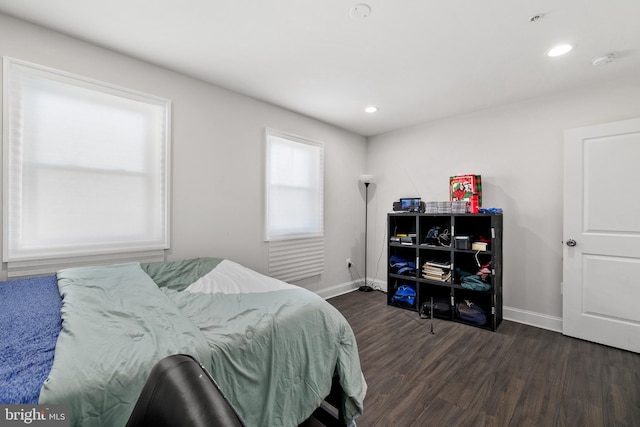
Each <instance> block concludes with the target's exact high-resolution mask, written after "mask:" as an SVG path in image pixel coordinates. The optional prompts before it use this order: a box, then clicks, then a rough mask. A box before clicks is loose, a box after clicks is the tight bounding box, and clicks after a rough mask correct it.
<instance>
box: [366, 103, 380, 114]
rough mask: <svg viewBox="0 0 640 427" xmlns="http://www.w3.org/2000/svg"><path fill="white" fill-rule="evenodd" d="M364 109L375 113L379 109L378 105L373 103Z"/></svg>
mask: <svg viewBox="0 0 640 427" xmlns="http://www.w3.org/2000/svg"><path fill="white" fill-rule="evenodd" d="M364 111H365V113H375V112H376V111H378V107H376V106H373V105H371V106H369V107H367V108H365V109H364Z"/></svg>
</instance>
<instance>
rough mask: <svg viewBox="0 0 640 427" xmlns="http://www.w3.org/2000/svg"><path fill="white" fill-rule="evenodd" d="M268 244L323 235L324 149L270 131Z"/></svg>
mask: <svg viewBox="0 0 640 427" xmlns="http://www.w3.org/2000/svg"><path fill="white" fill-rule="evenodd" d="M266 145H267V146H266V197H265V199H266V206H265V211H266V215H265V216H266V227H265V229H266V233H265V240H267V241H271V240H281V239H291V238H301V237H318V236H322V234H323V231H324V230H323V146H322V144H320V143H318V142H314V141H311V140H308V139H305V138H301V137H299V136H294V135H290V134H286V133H283V132H279V131H276V130H272V129H267V131H266Z"/></svg>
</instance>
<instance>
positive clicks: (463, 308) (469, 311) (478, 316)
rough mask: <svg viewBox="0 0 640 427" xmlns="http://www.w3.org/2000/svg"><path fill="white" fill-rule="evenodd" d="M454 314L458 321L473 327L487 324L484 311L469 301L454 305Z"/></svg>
mask: <svg viewBox="0 0 640 427" xmlns="http://www.w3.org/2000/svg"><path fill="white" fill-rule="evenodd" d="M456 312H457V313H458V316H460V319H462V320H464V321H465V322H469V323H473V324H474V325H484V324H485V323H487V317H486V316H485V314H484V310H483V309H481V308H480V307H478V306H477V305H475V304H474V303H473V302H471V301H469V300H464V301H462V302H460V303H458V304H457V305H456Z"/></svg>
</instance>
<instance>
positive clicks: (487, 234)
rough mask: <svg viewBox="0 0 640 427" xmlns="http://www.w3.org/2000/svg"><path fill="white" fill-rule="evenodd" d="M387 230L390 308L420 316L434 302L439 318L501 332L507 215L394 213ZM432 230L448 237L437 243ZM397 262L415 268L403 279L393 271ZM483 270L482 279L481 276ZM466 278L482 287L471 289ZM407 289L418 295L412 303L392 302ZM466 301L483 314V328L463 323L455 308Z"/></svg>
mask: <svg viewBox="0 0 640 427" xmlns="http://www.w3.org/2000/svg"><path fill="white" fill-rule="evenodd" d="M387 227H388V236H389V243H388V248H387V256H388V259H387V261H388V264H387V266H388V274H387V304H389V305H396V306H398V307H400V308H403V309H407V310H413V311H416V312H419V311H420V309H421V307H422V305H423V304H424V303H425V302H427V303H429V304H430V303H431V302H432V301H434V302H436V303H437V304H438V307H439V308H440V310H434V314H433V315H434V317H436V318H440V319H446V320H451V321H456V322H461V323H465V324H469V325H472V326H476V327H480V328H484V329H488V330H491V331H495V330H497V329H498V326H500V323H501V322H502V214H428V213H413V212H412V213H391V214H389V215H388V218H387ZM433 230H437V231H438V235H439V236H441V237H442V236H444V237H443V238H441V239H439V240H438V239H436V240H434V239H433V238H431V237H433V235H434V234H435V233H433ZM430 231H431V233H430ZM446 236H448V238H447V237H446ZM478 241H483V242H484V243H486V248H477V247H476V248H475V249H471V247H470V245H471V244H472V243H473V242H478ZM467 247H468V248H467ZM392 257H394V258H392ZM392 259H394V260H397V259H401V260H405V261H408V262H409V263H410V266H414V267H415V268H413V269H409V270H406V271H403V272H402V274H398V269H397V268H392V267H390V264H391V260H392ZM411 263H413V265H412V264H411ZM482 266H485V270H484V272H485V273H486V274H485V275H484V277H483V278H481V276H477V273H478V272H479V270H480V269H481V267H482ZM423 269H426V270H423ZM425 271H426V272H425ZM467 273H468V274H471V275H472V276H475V277H474V278H473V279H474V280H476V281H477V280H479V279H480V280H481V283H480V285H479V286H474V284H473V280H471V284H469V282H468V279H467V280H465V281H464V282H463V280H462V278H463V277H464V276H465V275H466V274H467ZM482 279H483V280H482ZM403 285H405V286H409V287H411V288H412V289H414V290H415V293H416V296H415V300H414V301H413V304H408V303H406V302H400V303H398V302H394V301H393V300H392V299H393V296H394V295H395V293H396V291H397V289H398V288H399V287H400V286H403ZM463 285H464V286H463ZM482 287H485V288H487V289H486V290H484V289H482V290H480V289H479V288H482ZM465 301H470V302H472V303H473V304H475V305H476V306H478V307H480V308H481V309H482V310H483V311H484V314H485V319H486V321H485V323H484V324H478V323H477V322H470V321H465V320H463V319H462V318H461V316H460V313H459V311H458V310H457V308H456V307H457V306H458V304H460V303H463V302H465ZM447 306H448V310H446V309H445V308H446V307H447Z"/></svg>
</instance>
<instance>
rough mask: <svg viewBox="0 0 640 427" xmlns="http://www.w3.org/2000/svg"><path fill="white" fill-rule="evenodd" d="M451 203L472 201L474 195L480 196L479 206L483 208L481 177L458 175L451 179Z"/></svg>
mask: <svg viewBox="0 0 640 427" xmlns="http://www.w3.org/2000/svg"><path fill="white" fill-rule="evenodd" d="M449 193H450V194H451V201H454V200H470V199H471V196H472V195H473V193H477V194H478V206H482V179H481V177H480V175H470V174H469V175H456V176H451V177H449Z"/></svg>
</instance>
